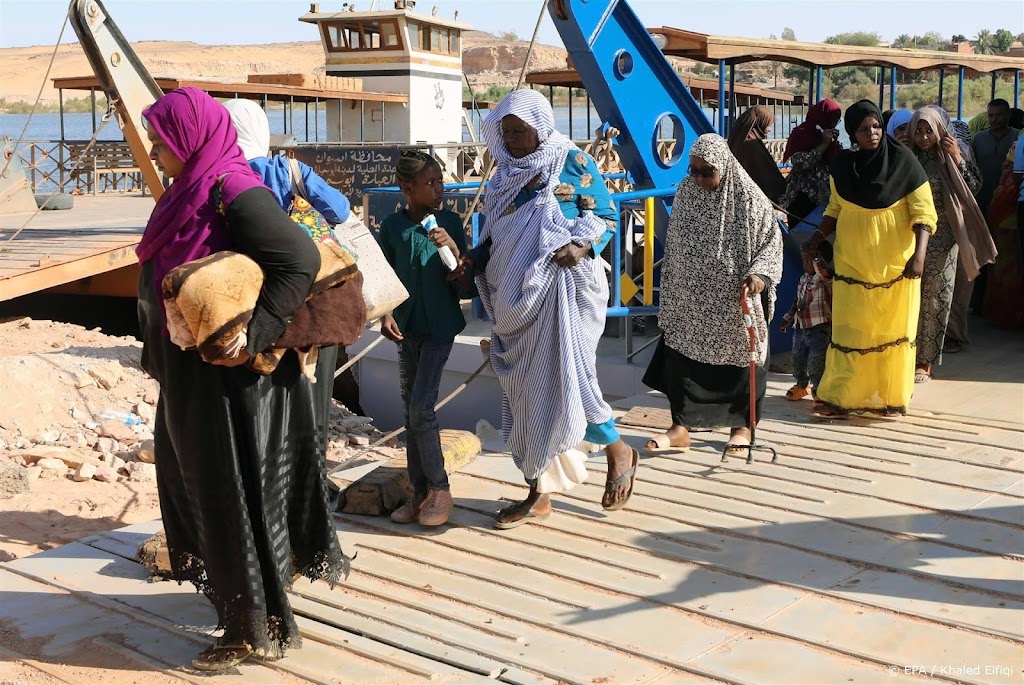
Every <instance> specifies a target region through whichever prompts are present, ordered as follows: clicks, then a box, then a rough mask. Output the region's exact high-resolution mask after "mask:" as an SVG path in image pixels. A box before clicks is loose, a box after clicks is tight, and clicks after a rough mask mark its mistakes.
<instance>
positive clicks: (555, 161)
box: [483, 90, 576, 216]
mask: <svg viewBox="0 0 1024 685" xmlns="http://www.w3.org/2000/svg"><path fill="white" fill-rule="evenodd" d="M510 114H511V115H513V116H516V117H519V118H520V119H522V120H523V121H524V122H525V123H527V124H529V125H530V126H531V127H533V128H534V129H536V130H537V138H538V139H539V140H540V145H539V146H538V147H537V149H536V150H534V151H533V152H532V153H530V154H529V155H527V156H526V157H522V158H520V159H516V158H515V157H513V156H512V155H511V154H510V153H509V151H508V149H506V148H505V140H504V138H503V137H502V135H501V120H502V119H504V118H505V117H507V116H508V115H510ZM483 139H484V142H485V143H487V150H488V152H490V153H491V156H492V157H493V158H494V160H495V161H496V162H497V163H498V168H497V169H496V170H495V172H494V175H493V176H492V177H491V181H490V184H489V185H488V187H487V202H486V203H485V206H484V214H485V215H486V216H491V215H492V214H500V213H502V212H504V211H505V210H506V209H507V208H508V207H509V205H511V204H512V201H513V200H514V199H515V197H516V195H518V194H519V191H520V190H522V189H523V188H524V187H526V184H527V183H529V182H530V181H532V180H533V179H534V177H535V176H537V174H540V175H541V184H542V185H545V184H547V182H548V181H549V180H550V179H552V178H553V179H557V178H558V175H559V174H560V173H561V172H562V168H563V167H564V166H565V158H566V156H567V155H568V154H569V151H570V150H572V149H574V148H575V147H576V145H575V144H574V143H573V142H572V141H571V140H569V137H568V136H566V135H565V134H564V133H560V132H559V131H557V130H555V114H554V112H552V111H551V105H550V104H548V101H547V100H546V99H544V96H543V95H541V94H540V93H538V92H537V91H535V90H514V91H512V92H511V93H509V94H508V95H506V96H505V97H504V98H503V99H502V101H501V102H499V103H498V106H497V107H495V108H494V110H493V111H491V113H490V115H488V117H487V120H486V121H485V122H484V128H483Z"/></svg>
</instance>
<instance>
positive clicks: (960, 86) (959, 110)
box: [956, 67, 964, 119]
mask: <svg viewBox="0 0 1024 685" xmlns="http://www.w3.org/2000/svg"><path fill="white" fill-rule="evenodd" d="M963 115H964V68H963V67H960V73H959V74H958V75H957V80H956V118H957V119H959V118H960V117H962V116H963Z"/></svg>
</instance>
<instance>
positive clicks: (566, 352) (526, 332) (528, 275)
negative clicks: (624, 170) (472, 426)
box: [477, 175, 612, 480]
mask: <svg viewBox="0 0 1024 685" xmlns="http://www.w3.org/2000/svg"><path fill="white" fill-rule="evenodd" d="M556 182H557V175H555V177H554V178H552V179H551V182H549V183H548V184H547V186H546V187H545V188H543V189H542V190H541V191H540V192H539V193H538V195H537V197H536V198H535V199H533V200H531V201H529V202H527V203H525V204H523V205H522V206H520V207H519V208H518V209H514V210H512V211H509V212H503V213H502V215H501V216H494V215H492V216H491V217H488V221H487V224H486V225H485V227H484V231H483V234H482V235H481V240H486V239H487V238H488V237H489V238H490V239H491V241H492V247H491V258H490V261H489V262H488V264H487V268H486V270H485V272H484V273H483V274H482V275H480V276H478V277H477V286H478V289H479V291H480V298H481V300H482V301H483V304H484V308H485V309H486V311H487V314H488V316H489V317H490V319H491V321H493V322H494V325H493V328H492V331H491V363H492V365H493V366H494V370H495V373H496V374H497V376H498V380H499V381H500V383H501V387H502V390H503V391H504V392H503V398H502V433H503V435H504V437H505V441H506V443H507V444H508V446H509V450H510V451H511V452H512V456H513V458H514V459H515V463H516V466H518V467H519V469H520V470H521V471H522V472H523V474H524V475H525V476H526V478H527V479H528V480H533V479H536V478H537V477H539V476H540V475H541V474H542V473H544V472H545V471H546V470H547V468H548V466H549V465H550V464H551V462H552V460H553V459H554V458H555V457H557V456H558V455H559V454H561V453H563V452H566V451H568V450H571V449H573V448H575V447H577V446H578V445H579V444H580V443H581V442H582V440H583V435H584V432H585V431H586V427H587V423H588V422H590V423H604V422H606V421H608V420H609V419H611V417H612V411H611V407H609V406H608V404H607V403H606V402H605V401H604V399H603V398H602V396H601V389H600V387H599V386H598V383H597V368H596V366H597V343H598V341H599V339H600V337H601V334H602V332H603V331H604V322H605V311H606V307H607V302H608V285H607V282H606V279H605V276H604V273H603V272H602V268H601V262H600V260H599V259H588V258H585V259H583V260H582V261H581V262H580V263H579V264H577V265H576V266H574V267H572V268H570V269H565V268H562V267H560V266H558V265H557V264H555V263H554V262H552V261H551V257H552V254H553V253H554V252H555V251H556V250H558V249H559V248H561V247H562V246H564V245H566V244H567V243H569V242H570V241H571V240H572V239H573V238H583V239H587V240H593V239H594V238H595V236H599V235H601V234H602V233H603V232H604V231H605V230H606V228H607V227H606V226H605V224H604V222H603V221H602V220H601V219H599V218H597V217H595V216H594V215H593V214H591V213H589V212H587V213H585V214H584V215H583V216H581V217H579V218H578V219H575V220H568V219H566V218H565V217H564V215H563V214H562V212H561V209H560V208H559V206H558V202H557V200H556V199H555V197H554V194H553V187H554V185H555V183H556Z"/></svg>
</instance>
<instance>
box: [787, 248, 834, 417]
mask: <svg viewBox="0 0 1024 685" xmlns="http://www.w3.org/2000/svg"><path fill="white" fill-rule="evenodd" d="M803 258H804V274H803V276H801V277H800V284H799V285H798V286H797V288H796V302H794V303H793V306H792V307H790V309H789V311H788V312H786V315H785V316H784V317H783V320H782V323H781V324H780V325H779V330H781V331H785V330H786V329H787V328H789V325H790V324H793V376H794V377H795V378H796V385H794V386H793V387H792V388H790V389H789V390H787V391H786V399H787V400H793V401H796V400H800V399H803V398H804V397H806V396H807V395H808V394H810V392H811V390H810V388H808V386H810V387H811V388H813V389H814V399H815V400H817V397H818V393H817V390H818V383H819V382H821V376H822V374H824V373H825V352H826V351H827V350H828V344H829V342H830V341H831V339H832V274H831V272H830V271H829V267H828V264H829V262H831V261H832V245H831V244H830V243H828V242H827V241H826V242H823V243H822V244H821V246H820V247H819V248H818V256H817V257H813V256H810V255H808V254H807V253H806V252H805V253H804V255H803Z"/></svg>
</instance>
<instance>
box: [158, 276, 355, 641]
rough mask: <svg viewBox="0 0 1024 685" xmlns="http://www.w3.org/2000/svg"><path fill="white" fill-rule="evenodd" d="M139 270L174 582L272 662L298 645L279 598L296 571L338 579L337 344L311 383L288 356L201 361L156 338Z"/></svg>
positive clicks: (341, 564)
mask: <svg viewBox="0 0 1024 685" xmlns="http://www.w3.org/2000/svg"><path fill="white" fill-rule="evenodd" d="M149 267H150V265H146V266H145V267H144V268H143V269H142V274H141V277H140V282H139V286H140V287H139V323H140V327H141V329H142V337H143V342H144V347H143V357H142V364H143V368H144V369H145V370H146V371H147V372H148V373H149V374H150V375H152V376H153V377H154V378H155V379H156V380H157V381H158V382H159V383H160V402H159V404H158V406H157V411H156V426H155V430H154V441H155V445H156V450H155V452H156V468H157V489H158V492H159V496H160V511H161V515H162V517H163V524H164V530H165V531H166V533H167V545H168V550H169V552H170V561H171V567H172V578H173V579H174V580H177V581H178V582H182V581H189V582H191V583H193V584H194V585H195V586H196V587H197V588H198V589H199V590H200V591H201V592H202V593H203V594H205V595H206V597H207V598H208V599H209V600H210V602H211V603H212V604H213V606H214V608H215V609H216V610H217V618H218V621H219V624H220V627H223V628H224V629H225V635H228V636H230V637H232V638H237V639H243V640H245V641H247V642H249V644H251V645H252V646H253V647H254V648H255V649H257V650H261V651H265V652H266V653H269V654H273V655H280V654H281V653H283V650H284V649H286V648H288V647H297V646H299V645H300V644H301V639H300V637H299V631H298V627H297V626H296V623H295V618H294V616H293V614H292V609H291V606H290V605H289V603H288V598H287V596H286V594H285V593H286V590H287V589H288V588H289V587H290V586H291V583H292V580H293V578H295V577H296V574H301V575H303V576H306V577H308V578H310V579H311V580H316V579H319V578H324V579H326V580H327V581H328V582H330V583H332V584H333V583H334V582H336V581H337V580H339V578H340V577H341V576H342V575H343V574H345V573H347V571H348V559H347V558H346V557H345V556H344V555H343V554H342V552H341V549H340V546H339V544H338V540H337V537H336V535H335V531H334V526H333V522H332V517H331V513H330V509H329V504H328V490H327V479H326V474H325V465H326V462H325V451H326V444H327V427H328V425H327V424H328V417H329V407H330V400H331V389H332V385H333V383H332V381H333V376H334V368H335V362H336V359H337V348H336V347H327V348H323V349H321V350H320V358H319V361H318V363H317V367H316V377H317V383H316V384H311V383H310V382H309V381H308V380H307V379H306V378H305V377H304V376H302V374H301V373H300V370H299V364H298V358H297V356H296V355H295V353H294V352H289V353H288V354H286V355H285V357H284V358H283V359H282V361H281V363H280V365H279V366H278V368H277V370H275V371H274V373H273V374H271V375H269V376H261V375H259V374H256V373H254V372H252V371H249V370H248V369H246V368H245V367H234V368H227V367H223V366H213V365H211V364H207V363H205V362H203V361H202V360H201V359H200V357H199V354H198V353H196V352H186V351H182V350H181V349H179V348H178V347H177V346H176V345H175V344H173V343H172V342H171V341H170V339H169V338H168V337H167V334H166V333H165V332H164V317H163V314H162V311H161V310H160V308H158V306H157V304H156V301H155V299H154V298H153V288H152V284H151V281H152V275H151V274H152V271H151V268H149Z"/></svg>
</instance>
